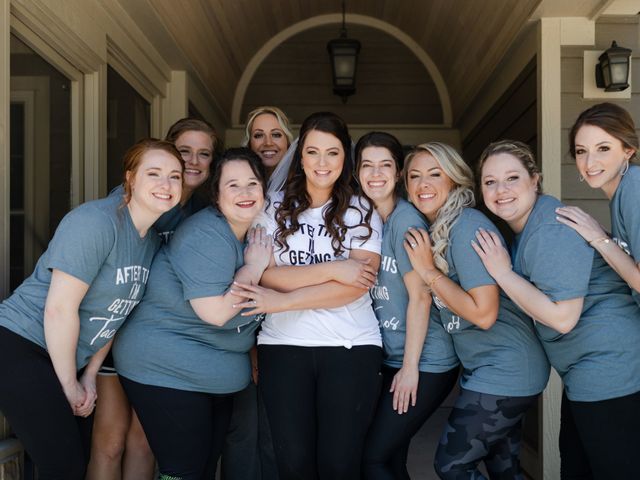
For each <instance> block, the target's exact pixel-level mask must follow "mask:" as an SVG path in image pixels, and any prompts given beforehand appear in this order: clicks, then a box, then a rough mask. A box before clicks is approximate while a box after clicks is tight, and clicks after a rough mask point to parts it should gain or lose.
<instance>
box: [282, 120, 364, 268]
mask: <svg viewBox="0 0 640 480" xmlns="http://www.w3.org/2000/svg"><path fill="white" fill-rule="evenodd" d="M312 131H318V132H324V133H328V134H330V135H333V136H334V137H336V138H337V139H338V140H339V141H340V143H341V145H342V150H343V151H344V164H343V166H342V172H340V176H339V177H338V179H337V180H336V182H335V184H334V185H333V189H332V191H331V197H330V202H329V203H328V204H327V205H326V206H325V207H324V208H323V211H322V216H323V218H324V224H325V226H326V228H327V231H328V232H329V234H330V235H331V245H332V247H333V252H334V255H335V256H336V257H338V256H340V255H342V253H344V251H345V246H344V240H345V236H346V233H347V230H348V229H349V228H354V227H359V226H365V227H366V228H367V230H368V233H367V234H366V235H364V236H362V237H358V238H359V239H360V240H363V241H364V240H367V239H368V238H369V237H371V234H372V233H373V230H372V228H371V225H370V224H369V219H370V218H371V215H372V212H373V207H372V206H371V205H370V204H368V202H365V201H364V200H363V199H361V207H362V208H363V209H364V210H365V211H366V212H367V213H366V214H365V216H363V217H362V218H361V221H360V223H358V224H357V225H345V223H344V217H345V214H346V212H347V211H348V210H349V209H350V208H353V209H354V210H357V209H356V208H355V207H352V206H351V205H350V203H351V197H352V196H353V195H354V194H355V189H354V186H353V184H352V181H353V173H354V172H353V157H352V155H351V137H350V136H349V129H348V128H347V124H346V123H345V122H344V120H343V119H342V118H340V117H339V116H338V115H336V114H335V113H332V112H317V113H312V114H311V115H309V116H308V117H307V118H306V119H305V120H304V122H302V126H301V127H300V139H299V141H298V146H297V148H296V151H295V153H294V155H293V158H292V161H291V166H290V167H289V174H288V175H287V181H286V183H285V189H284V194H283V198H282V202H280V204H279V205H276V224H277V229H276V231H275V235H274V239H275V242H276V245H278V246H279V247H280V248H284V252H287V251H288V250H289V244H288V243H287V237H288V236H289V235H292V234H293V233H295V232H296V231H297V230H298V229H299V228H300V222H299V220H298V218H299V217H300V215H301V214H302V213H303V212H304V211H305V210H307V209H308V208H309V207H310V206H311V197H310V196H309V192H307V177H306V175H305V173H304V170H303V169H302V152H303V151H304V146H305V143H306V139H307V135H308V134H309V132H312Z"/></svg>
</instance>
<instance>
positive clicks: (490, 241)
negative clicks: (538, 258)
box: [471, 228, 512, 283]
mask: <svg viewBox="0 0 640 480" xmlns="http://www.w3.org/2000/svg"><path fill="white" fill-rule="evenodd" d="M476 238H477V239H478V242H477V243H476V242H473V241H472V242H471V246H472V247H473V249H474V250H475V251H476V253H477V254H478V256H479V257H480V259H481V260H482V263H483V264H484V266H485V268H486V269H487V271H488V272H489V275H491V276H492V277H493V278H494V279H495V280H496V281H497V282H498V283H500V282H499V280H498V278H499V277H501V276H502V275H504V274H505V273H508V272H511V269H512V266H511V257H510V256H509V252H507V250H506V248H504V247H503V246H502V242H501V241H500V236H499V235H498V234H497V233H495V232H490V231H487V230H485V229H483V228H480V229H478V231H477V232H476Z"/></svg>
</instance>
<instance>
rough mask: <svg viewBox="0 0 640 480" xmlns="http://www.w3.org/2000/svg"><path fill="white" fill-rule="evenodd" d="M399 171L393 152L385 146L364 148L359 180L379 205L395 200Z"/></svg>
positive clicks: (365, 191)
mask: <svg viewBox="0 0 640 480" xmlns="http://www.w3.org/2000/svg"><path fill="white" fill-rule="evenodd" d="M398 177H399V172H398V169H397V168H396V162H395V161H394V160H393V156H392V155H391V152H390V151H389V150H388V149H386V148H384V147H366V148H365V149H363V150H362V153H361V160H360V169H359V171H358V180H359V181H360V185H361V186H362V190H363V191H364V193H365V194H366V195H367V196H368V197H369V198H370V199H371V200H373V202H374V203H375V204H376V206H378V205H379V204H381V203H386V202H389V201H391V202H393V200H394V190H395V187H396V183H397V182H398Z"/></svg>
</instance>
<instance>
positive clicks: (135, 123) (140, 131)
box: [107, 66, 151, 191]
mask: <svg viewBox="0 0 640 480" xmlns="http://www.w3.org/2000/svg"><path fill="white" fill-rule="evenodd" d="M150 118H151V106H150V104H149V102H147V101H146V100H145V99H144V98H143V97H142V96H141V95H140V94H139V93H138V92H136V91H135V90H134V88H133V87H132V86H131V85H129V83H127V81H126V80H125V79H124V78H122V76H120V74H118V72H116V71H115V70H114V69H113V68H112V67H110V66H109V67H108V68H107V190H108V191H111V190H112V189H113V188H115V187H116V186H118V185H120V184H121V183H122V173H123V172H122V157H123V156H124V153H125V152H126V151H127V149H128V148H129V147H131V146H132V145H133V144H134V143H136V142H137V141H138V140H140V139H142V138H145V137H148V136H149V135H150V124H151V122H150Z"/></svg>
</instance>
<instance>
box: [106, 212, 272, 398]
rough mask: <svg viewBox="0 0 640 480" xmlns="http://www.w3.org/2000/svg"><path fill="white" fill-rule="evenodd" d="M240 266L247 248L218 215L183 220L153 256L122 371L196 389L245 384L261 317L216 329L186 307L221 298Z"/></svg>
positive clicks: (122, 351) (125, 343)
mask: <svg viewBox="0 0 640 480" xmlns="http://www.w3.org/2000/svg"><path fill="white" fill-rule="evenodd" d="M243 263H244V255H243V244H242V243H241V242H240V241H238V239H237V238H236V237H235V235H234V234H233V232H232V231H231V228H230V227H229V224H228V223H227V221H226V220H225V218H224V217H223V216H222V215H221V214H220V213H219V212H218V211H217V210H215V209H213V208H212V207H208V208H206V209H204V210H201V211H200V212H198V213H196V214H195V215H192V216H191V217H189V218H188V219H186V220H185V221H184V222H182V223H181V224H180V226H179V227H178V228H177V229H176V231H175V233H174V235H173V238H172V239H171V242H170V243H169V244H168V245H163V246H162V248H161V249H160V251H159V252H158V255H156V258H155V260H154V261H153V265H152V267H151V274H150V280H149V285H148V288H147V294H146V296H145V299H144V301H142V302H141V303H140V305H138V307H137V308H136V310H135V312H134V313H133V315H132V316H131V319H130V321H129V322H127V325H126V326H125V328H123V329H122V330H121V332H120V333H119V334H118V337H117V339H116V342H115V344H114V347H113V357H114V360H115V366H116V370H117V371H118V374H120V375H122V376H124V377H126V378H129V379H131V380H133V381H136V382H139V383H144V384H147V385H156V386H160V387H168V388H175V389H179V390H187V391H196V392H207V393H232V392H236V391H239V390H242V389H243V388H244V387H246V386H247V384H248V383H249V375H250V362H249V355H248V353H247V352H248V351H249V350H250V349H251V347H252V346H253V345H254V343H255V330H256V328H257V327H258V325H259V322H258V321H257V317H242V316H240V313H238V315H236V316H235V317H233V318H232V319H230V320H229V321H228V322H227V323H226V324H225V325H224V326H223V327H217V326H214V325H211V324H209V323H207V322H205V321H204V320H201V319H200V318H199V317H198V315H196V313H195V311H194V310H193V308H192V307H191V304H190V303H189V300H192V299H194V298H202V297H209V296H218V295H223V294H224V293H225V292H226V291H227V290H228V289H229V287H230V286H231V283H232V282H233V278H234V275H235V272H236V270H237V269H238V268H240V267H241V266H242V265H243Z"/></svg>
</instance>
